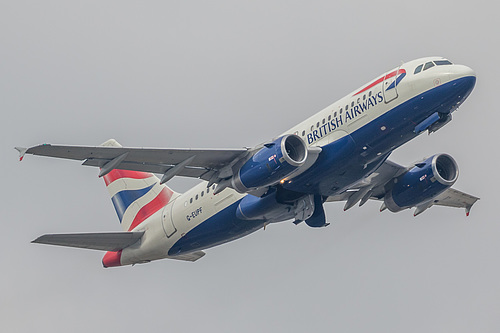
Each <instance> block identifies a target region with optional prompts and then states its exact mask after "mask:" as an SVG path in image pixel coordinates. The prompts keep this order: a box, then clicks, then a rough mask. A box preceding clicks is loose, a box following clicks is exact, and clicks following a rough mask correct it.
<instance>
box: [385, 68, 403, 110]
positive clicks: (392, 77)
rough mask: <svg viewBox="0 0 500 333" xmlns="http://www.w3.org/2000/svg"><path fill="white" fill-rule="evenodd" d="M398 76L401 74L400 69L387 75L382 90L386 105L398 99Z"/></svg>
mask: <svg viewBox="0 0 500 333" xmlns="http://www.w3.org/2000/svg"><path fill="white" fill-rule="evenodd" d="M398 74H399V68H398V69H397V70H395V71H393V72H389V73H386V74H385V77H384V83H383V88H382V91H383V94H384V101H385V103H389V102H392V101H393V100H395V99H396V98H398V90H397V89H398V88H397V79H398Z"/></svg>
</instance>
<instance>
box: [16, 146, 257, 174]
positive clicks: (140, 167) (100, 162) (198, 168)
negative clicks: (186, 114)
mask: <svg viewBox="0 0 500 333" xmlns="http://www.w3.org/2000/svg"><path fill="white" fill-rule="evenodd" d="M113 141H114V140H113ZM115 142H116V141H115ZM16 149H17V150H18V151H19V153H20V159H22V157H23V156H24V154H32V155H39V156H48V157H56V158H64V159H72V160H79V161H84V162H83V165H87V166H94V167H99V168H104V167H106V166H108V167H110V166H111V167H113V168H115V169H124V170H132V171H143V172H151V173H157V174H165V173H167V172H168V171H169V170H172V169H174V168H175V167H176V166H178V165H181V166H182V167H180V168H177V169H175V175H176V176H184V177H193V178H201V179H205V180H209V179H210V178H211V177H212V176H213V174H214V172H213V171H216V170H221V169H223V168H224V167H226V166H228V165H230V164H231V163H232V162H234V161H235V160H237V159H238V158H241V157H242V156H244V155H245V154H246V153H247V152H248V149H246V148H240V149H164V148H126V147H121V146H96V147H93V146H69V145H51V144H43V145H38V146H34V147H31V148H28V149H26V148H21V147H16Z"/></svg>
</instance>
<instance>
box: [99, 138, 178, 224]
mask: <svg viewBox="0 0 500 333" xmlns="http://www.w3.org/2000/svg"><path fill="white" fill-rule="evenodd" d="M101 146H108V147H109V146H112V147H121V145H120V144H119V143H118V142H116V141H115V140H114V139H111V140H108V141H106V142H105V143H103V144H102V145H101ZM103 178H104V182H105V183H106V187H107V189H108V193H109V195H110V197H111V201H112V202H113V205H114V206H115V210H116V214H117V215H118V219H119V220H120V223H121V225H122V229H123V230H124V231H132V230H133V229H135V228H136V227H137V226H138V225H139V224H141V223H142V222H144V220H146V219H147V218H148V217H150V216H151V215H153V214H154V213H156V212H157V211H159V210H160V209H162V208H163V207H165V206H166V205H167V204H168V203H169V201H170V199H171V198H172V196H174V194H175V192H174V191H172V190H171V189H170V188H169V187H168V186H166V185H160V179H158V177H156V176H155V175H154V174H152V173H148V172H140V171H130V170H120V169H114V170H112V171H111V172H109V173H108V174H106V175H105V176H103Z"/></svg>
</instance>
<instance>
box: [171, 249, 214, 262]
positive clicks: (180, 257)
mask: <svg viewBox="0 0 500 333" xmlns="http://www.w3.org/2000/svg"><path fill="white" fill-rule="evenodd" d="M205 254H206V253H205V252H203V251H196V252H193V253H187V254H179V255H177V256H175V257H169V259H175V260H183V261H196V260H198V259H200V258H201V257H203V256H204V255H205Z"/></svg>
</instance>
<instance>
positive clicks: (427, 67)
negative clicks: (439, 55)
mask: <svg viewBox="0 0 500 333" xmlns="http://www.w3.org/2000/svg"><path fill="white" fill-rule="evenodd" d="M431 67H434V63H433V62H432V61H429V62H428V63H426V64H425V66H424V71H426V70H428V69H429V68H431Z"/></svg>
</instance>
